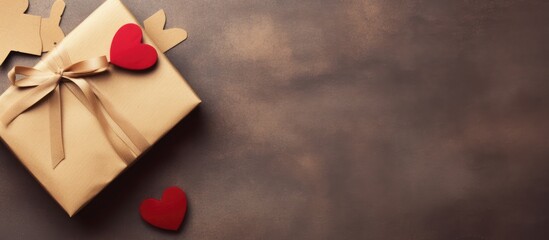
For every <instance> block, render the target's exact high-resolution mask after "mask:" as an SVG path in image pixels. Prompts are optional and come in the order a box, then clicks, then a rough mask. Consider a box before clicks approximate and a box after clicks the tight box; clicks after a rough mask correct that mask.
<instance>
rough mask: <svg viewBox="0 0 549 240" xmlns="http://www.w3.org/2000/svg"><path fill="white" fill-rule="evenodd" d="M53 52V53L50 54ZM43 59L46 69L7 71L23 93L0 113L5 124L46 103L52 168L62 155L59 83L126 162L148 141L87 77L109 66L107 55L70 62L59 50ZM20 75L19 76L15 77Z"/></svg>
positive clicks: (143, 148)
mask: <svg viewBox="0 0 549 240" xmlns="http://www.w3.org/2000/svg"><path fill="white" fill-rule="evenodd" d="M52 54H53V55H52ZM50 55H52V56H51V58H47V60H46V61H45V63H46V64H47V66H48V68H49V69H48V70H41V69H37V68H30V67H23V66H15V67H14V68H13V69H12V70H11V71H10V72H9V73H8V79H9V80H10V81H11V84H12V85H13V86H15V87H17V88H19V89H20V90H22V91H26V92H27V93H26V94H24V95H22V97H21V98H20V99H19V100H18V101H16V103H15V104H13V105H12V106H10V107H9V108H8V109H7V110H6V111H5V112H4V113H2V114H1V115H0V121H1V122H2V123H3V124H5V125H6V126H8V125H9V124H10V123H12V122H13V121H14V120H15V119H16V118H17V117H18V116H19V115H21V114H23V113H24V112H25V111H27V110H28V109H29V108H31V107H32V106H34V105H36V104H38V102H40V100H42V99H47V102H48V104H49V118H50V119H49V120H50V144H51V163H52V167H53V168H54V169H55V168H56V167H57V166H58V164H59V163H60V162H61V161H63V160H64V159H65V149H64V144H63V122H62V121H63V118H62V113H63V112H62V104H61V101H62V99H61V89H62V88H61V86H63V87H64V88H66V89H68V90H69V91H70V92H71V93H72V94H73V95H74V96H75V97H76V98H77V99H78V100H79V101H80V102H81V103H82V104H83V105H84V106H85V107H86V108H87V109H88V110H89V111H90V113H91V114H92V115H93V116H95V118H96V119H97V120H98V122H99V124H100V125H101V128H102V130H103V133H104V134H105V137H106V138H107V140H108V141H109V143H110V144H111V146H112V147H113V149H114V150H115V151H116V153H117V154H118V155H119V156H120V157H121V158H122V159H123V160H124V162H125V163H126V164H127V163H129V162H130V161H132V160H134V159H135V158H136V157H138V156H139V155H141V153H143V152H144V151H145V150H146V149H147V148H148V147H149V146H150V143H149V142H148V141H147V140H146V139H145V137H143V135H142V134H141V133H140V132H139V131H138V130H137V129H136V128H135V127H134V126H133V125H132V124H131V123H130V122H129V121H128V120H126V119H125V118H124V117H123V116H122V115H121V114H120V113H119V112H118V111H116V109H115V108H114V107H113V105H112V104H111V103H110V102H109V101H108V100H107V99H106V98H105V97H104V96H103V95H102V94H101V92H100V91H99V90H98V89H97V88H96V87H95V86H94V85H93V83H92V82H91V81H88V80H86V79H84V77H92V76H94V75H97V74H101V73H104V72H107V71H108V70H109V62H108V60H107V57H105V56H102V57H97V58H92V59H88V60H84V61H81V62H77V63H74V64H72V63H71V60H70V58H69V56H68V55H67V54H66V53H65V52H64V51H62V50H57V51H55V52H52V53H50ZM19 76H21V77H20V78H18V77H19Z"/></svg>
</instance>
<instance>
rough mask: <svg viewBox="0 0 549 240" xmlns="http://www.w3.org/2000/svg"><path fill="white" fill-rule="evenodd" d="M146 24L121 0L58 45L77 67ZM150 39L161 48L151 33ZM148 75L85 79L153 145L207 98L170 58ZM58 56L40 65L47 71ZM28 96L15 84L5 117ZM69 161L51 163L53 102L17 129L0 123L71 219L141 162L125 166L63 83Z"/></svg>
mask: <svg viewBox="0 0 549 240" xmlns="http://www.w3.org/2000/svg"><path fill="white" fill-rule="evenodd" d="M127 23H136V24H138V22H137V20H136V19H135V17H134V16H133V15H132V14H131V13H130V12H129V10H128V9H127V8H126V7H125V6H124V5H123V4H122V3H121V2H120V1H119V0H107V1H106V2H105V3H104V4H103V5H101V6H100V7H99V8H98V9H97V10H95V11H94V12H93V13H92V14H91V15H90V16H89V17H88V18H86V19H85V20H84V21H83V22H82V23H81V24H80V25H79V26H78V27H77V28H76V29H74V30H73V31H72V32H71V33H70V34H69V35H67V37H66V38H65V39H64V40H63V41H62V42H61V43H60V44H59V45H58V46H57V47H58V48H63V49H64V50H65V52H66V53H67V54H68V55H69V57H70V59H71V60H72V62H73V63H76V62H79V61H82V60H86V59H91V58H95V57H99V56H109V51H110V46H111V41H112V39H113V36H114V35H115V33H116V31H117V30H118V29H119V28H120V27H121V26H123V25H125V24H127ZM143 38H144V42H145V43H147V44H149V45H151V46H153V47H155V48H156V46H155V45H154V43H153V42H152V41H151V40H150V38H149V37H148V36H147V35H146V33H145V32H143ZM157 52H158V62H157V64H156V66H155V67H153V69H151V70H148V71H138V72H132V71H126V70H121V69H118V68H116V67H112V66H111V67H110V69H109V71H108V73H105V74H99V75H96V76H91V77H87V78H85V79H86V80H87V81H88V82H93V84H94V86H95V87H96V88H97V89H98V90H99V91H100V92H101V93H102V95H104V97H105V98H107V100H108V101H109V102H111V103H112V104H113V105H114V108H115V109H116V110H117V111H118V112H119V113H120V114H121V115H122V116H123V117H124V118H126V119H127V120H128V121H129V122H130V123H131V124H133V126H135V127H136V128H137V130H138V131H139V132H140V133H141V134H142V135H143V136H144V137H145V139H146V140H147V141H148V142H149V143H151V145H152V144H154V143H155V142H157V141H158V140H159V139H160V138H161V137H162V136H163V135H165V134H166V133H167V132H168V131H169V130H170V129H171V128H173V127H174V126H175V125H176V124H177V123H178V122H180V121H181V120H182V119H183V118H184V117H185V116H186V115H187V114H188V113H189V112H191V111H192V110H193V109H194V108H195V107H196V106H197V105H198V104H199V103H200V99H199V98H198V97H197V95H196V94H195V93H194V92H193V90H192V89H191V88H190V87H189V85H188V84H187V83H186V82H185V80H184V79H183V77H182V76H181V75H180V74H179V72H178V71H177V69H175V68H174V67H173V66H172V64H171V63H170V62H169V60H168V59H167V58H166V56H165V55H164V54H162V53H161V52H160V51H159V50H158V49H157ZM53 57H54V56H53V54H48V55H46V56H45V57H44V58H43V60H42V61H41V62H40V63H38V64H37V65H36V66H35V68H38V69H42V70H46V69H47V64H46V62H48V61H53V60H52V58H53ZM26 93H27V92H26V90H25V89H18V88H16V87H14V86H11V87H10V88H9V89H8V90H6V92H5V93H4V94H3V95H2V96H0V113H2V112H4V111H6V109H7V108H9V107H10V106H12V105H13V104H14V103H15V102H16V101H17V100H18V99H20V98H21V97H22V96H23V95H25V94H26ZM61 99H62V103H61V109H62V112H63V114H62V120H63V121H62V123H63V125H62V129H63V140H64V144H63V146H64V149H65V159H64V160H63V161H62V162H61V163H60V164H59V165H58V166H57V167H55V168H53V167H52V163H51V155H50V154H51V149H50V127H49V126H50V123H49V114H50V111H49V104H47V101H48V98H47V97H46V98H44V100H43V101H41V102H39V103H38V104H37V105H35V106H33V107H31V108H30V109H28V110H27V111H25V112H23V113H22V114H20V115H19V116H18V117H17V118H16V119H15V120H14V121H13V122H11V123H10V124H9V125H7V126H6V125H4V124H0V136H1V137H2V140H3V141H4V142H5V143H6V144H7V145H8V147H9V148H10V149H11V150H12V151H13V153H14V154H15V155H16V156H17V157H18V158H19V159H20V161H21V162H22V163H23V164H24V165H25V167H26V168H27V169H28V170H29V171H30V172H31V173H32V175H34V176H35V177H36V179H38V181H39V182H40V183H41V184H42V186H43V187H44V188H45V189H46V190H47V191H48V192H49V193H50V194H51V195H52V196H53V197H54V198H55V200H56V201H57V202H58V203H59V204H60V205H61V206H62V207H63V208H64V209H65V211H66V212H67V213H68V214H69V216H73V215H74V214H75V213H77V212H78V211H79V210H80V209H81V208H82V207H83V206H84V205H86V203H88V202H89V201H90V200H91V199H92V198H93V197H95V196H96V195H97V194H98V193H99V192H100V191H101V190H102V189H103V188H105V187H106V186H107V185H108V184H109V183H110V182H111V181H112V180H113V179H114V178H116V176H118V175H119V174H120V173H121V172H122V171H123V170H124V169H126V168H127V167H128V166H129V165H130V164H131V163H133V161H135V159H134V160H133V161H130V162H125V161H124V160H123V159H121V158H120V157H119V156H118V154H117V152H116V151H115V149H114V148H113V147H112V146H111V144H110V142H109V141H108V138H107V137H106V135H105V133H104V132H103V130H102V128H101V125H100V124H99V122H98V120H97V118H96V117H95V116H94V115H93V114H91V112H90V111H88V109H87V108H86V107H85V106H84V105H83V104H82V103H81V102H80V101H79V100H78V99H77V98H76V97H75V96H74V95H73V94H72V93H71V92H70V91H69V90H68V89H66V88H65V87H63V84H61Z"/></svg>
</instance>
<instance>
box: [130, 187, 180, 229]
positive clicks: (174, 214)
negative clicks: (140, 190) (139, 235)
mask: <svg viewBox="0 0 549 240" xmlns="http://www.w3.org/2000/svg"><path fill="white" fill-rule="evenodd" d="M186 212H187V196H186V195H185V192H183V190H181V189H180V188H178V187H169V188H167V189H166V190H165V191H164V193H163V194H162V198H161V199H160V200H157V199H154V198H149V199H145V200H144V201H143V202H142V203H141V206H140V207H139V213H141V217H142V218H143V220H145V221H146V222H148V223H149V224H151V225H153V226H155V227H158V228H161V229H165V230H171V231H177V230H178V229H179V227H180V226H181V223H182V222H183V219H184V218H185V213H186Z"/></svg>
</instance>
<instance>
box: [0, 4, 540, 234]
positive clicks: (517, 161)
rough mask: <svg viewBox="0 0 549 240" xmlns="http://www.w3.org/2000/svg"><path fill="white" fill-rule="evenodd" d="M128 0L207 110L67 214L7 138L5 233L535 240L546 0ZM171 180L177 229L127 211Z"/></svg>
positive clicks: (1, 194)
mask: <svg viewBox="0 0 549 240" xmlns="http://www.w3.org/2000/svg"><path fill="white" fill-rule="evenodd" d="M51 2H52V1H51V0H50V1H38V0H35V1H31V10H30V11H31V13H35V14H40V15H43V16H45V15H47V11H48V10H47V8H49V5H50V4H51ZM101 2H102V1H84V0H82V1H76V0H68V1H67V9H66V12H65V15H64V18H63V22H62V27H63V29H64V30H65V31H66V32H70V30H71V29H73V28H74V27H76V26H77V25H78V23H80V22H81V21H82V20H83V19H84V18H85V17H86V16H87V15H88V14H89V13H91V12H92V11H93V10H94V9H95V8H96V7H97V6H99V5H100V3H101ZM125 3H126V4H127V5H128V6H129V8H130V9H131V10H132V11H133V12H134V14H135V15H136V16H137V17H138V19H141V20H143V19H145V18H146V17H148V16H150V15H151V14H153V13H154V12H155V11H156V10H158V9H159V8H164V9H165V10H166V13H167V16H168V18H169V22H168V25H169V26H181V27H184V28H185V29H187V30H188V32H189V36H190V37H189V40H188V41H186V42H185V43H184V44H182V45H180V46H178V47H176V48H175V49H173V50H172V51H170V52H169V53H168V56H169V58H170V59H171V60H172V61H173V63H174V64H175V66H176V67H177V68H178V69H179V70H180V71H181V72H182V74H183V75H184V76H185V77H186V78H187V79H188V81H189V83H190V84H191V85H192V86H193V88H194V89H195V90H196V91H197V93H198V94H199V95H200V96H201V98H202V99H203V100H204V103H203V104H202V106H201V107H200V108H199V109H198V110H197V111H194V112H193V113H192V114H191V115H190V116H189V117H188V118H186V119H185V120H184V121H183V122H182V123H181V124H180V125H178V126H177V127H176V128H175V129H174V130H173V131H172V132H171V133H169V134H168V135H167V136H166V137H165V138H164V139H163V140H161V141H160V142H159V143H158V144H157V145H156V146H155V147H154V148H153V149H152V151H151V152H149V153H148V154H147V155H146V156H145V157H144V158H142V159H141V160H140V161H139V162H138V163H137V164H136V165H134V166H133V167H132V168H131V169H129V170H128V171H127V172H126V173H124V174H123V175H122V176H121V177H120V178H119V179H117V180H116V181H115V182H114V183H113V184H111V185H110V186H109V187H108V188H107V189H106V190H105V191H104V192H102V193H101V194H100V195H99V196H98V197H97V198H96V199H95V200H93V201H92V202H91V203H90V204H89V205H88V206H87V207H86V208H85V209H84V210H83V211H82V212H80V213H79V214H78V215H77V216H75V217H74V218H72V219H70V218H69V217H68V216H67V215H66V214H65V212H63V210H62V209H61V208H60V207H59V206H58V205H57V204H56V203H55V202H54V200H53V199H52V198H51V197H50V196H49V195H48V194H47V193H46V192H45V191H44V190H43V189H41V187H40V185H39V184H38V183H37V182H36V181H35V180H34V179H33V178H32V177H31V175H30V174H29V173H28V172H27V171H26V170H25V169H24V168H23V166H22V165H21V164H20V163H19V162H18V161H17V159H15V158H14V157H13V156H12V154H11V153H10V152H9V151H8V149H6V147H4V146H3V145H2V146H1V147H0V164H1V166H2V167H0V233H1V234H2V236H1V237H0V238H1V239H176V238H178V239H311V240H319V239H353V240H354V239H396V240H399V239H419V240H430V239H459V240H481V239H498V240H499V239H547V238H548V233H549V227H548V225H549V219H548V218H549V217H548V216H549V207H548V206H549V188H548V187H547V185H548V182H549V174H547V172H549V147H548V146H549V141H548V140H547V139H548V137H547V136H548V134H549V78H548V76H549V45H548V43H549V27H548V24H549V14H548V12H549V3H548V1H545V0H523V1H520V0H501V1H495V0H486V1H476V0H461V1H440V0H408V1H387V0H362V1H361V0H356V1H351V0H341V1H336V0H302V1H295V0H286V1H257V0H231V1H221V0H219V1H204V0H200V1H188V0H184V1H181V0H163V1H144V0H133V1H132V0H125ZM36 61H37V58H35V57H27V56H23V55H21V54H18V55H16V56H13V55H12V57H10V58H9V59H8V62H7V64H5V66H3V67H2V71H1V76H2V78H1V82H2V83H1V86H2V89H5V88H6V87H7V82H6V78H5V73H6V71H7V70H8V69H9V68H11V67H12V66H13V65H14V64H15V63H17V64H24V65H29V64H32V63H34V62H36ZM170 185H178V186H181V187H183V188H184V189H185V190H186V191H187V194H188V196H189V199H190V211H189V212H188V214H187V220H186V223H185V224H184V226H183V228H182V230H181V231H180V232H179V233H167V232H164V231H159V230H156V229H153V228H151V227H149V226H147V225H146V224H145V223H143V222H142V221H141V219H140V218H139V215H138V211H137V209H138V206H139V203H140V201H141V200H142V199H144V198H146V197H152V196H159V195H160V194H161V191H162V189H163V188H165V187H167V186H170Z"/></svg>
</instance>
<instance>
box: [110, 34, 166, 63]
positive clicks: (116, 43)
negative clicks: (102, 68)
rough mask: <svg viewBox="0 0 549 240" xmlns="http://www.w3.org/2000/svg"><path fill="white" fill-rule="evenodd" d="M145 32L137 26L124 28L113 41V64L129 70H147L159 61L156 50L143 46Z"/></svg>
mask: <svg viewBox="0 0 549 240" xmlns="http://www.w3.org/2000/svg"><path fill="white" fill-rule="evenodd" d="M142 41H143V32H142V31H141V27H139V25H137V24H133V23H129V24H126V25H124V26H122V27H121V28H120V29H118V31H117V32H116V34H115V35H114V38H113V39H112V43H111V63H112V64H114V65H116V66H119V67H121V68H125V69H129V70H145V69H147V68H150V67H152V66H153V65H154V64H155V63H156V61H157V60H158V54H157V53H156V49H154V48H153V47H152V46H151V45H148V44H143V43H142Z"/></svg>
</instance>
